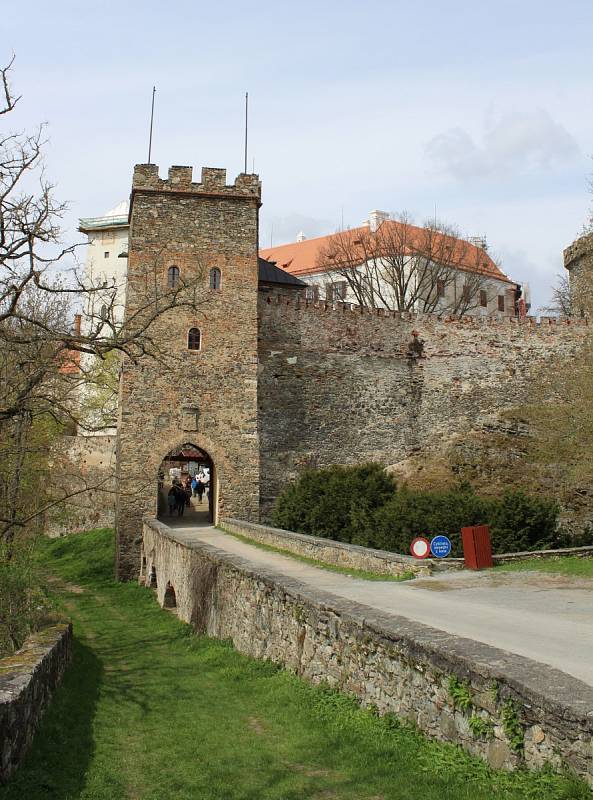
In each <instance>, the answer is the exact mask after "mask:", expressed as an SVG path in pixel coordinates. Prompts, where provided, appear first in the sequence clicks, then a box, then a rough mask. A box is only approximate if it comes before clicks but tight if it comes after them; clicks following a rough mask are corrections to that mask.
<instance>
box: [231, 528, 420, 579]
mask: <svg viewBox="0 0 593 800" xmlns="http://www.w3.org/2000/svg"><path fill="white" fill-rule="evenodd" d="M219 530H221V531H222V532H223V533H226V534H227V535H228V536H233V537H234V538H235V539H239V541H241V542H245V544H251V545H253V546H254V547H258V548H259V549H260V550H267V551H268V552H269V553H278V554H279V555H281V556H288V557H289V558H294V560H295V561H301V562H302V563H303V564H311V566H313V567H319V568H320V569H327V570H329V571H330V572H339V573H340V575H348V576H349V577H351V578H362V579H363V580H365V581H411V580H413V579H414V578H415V577H416V575H415V573H414V572H412V571H411V570H410V571H409V572H403V573H402V574H401V575H386V574H385V573H383V572H367V570H364V569H354V568H352V567H340V566H338V565H337V564H327V563H326V562H325V561H318V560H317V559H316V558H309V556H302V555H300V554H299V553H292V552H291V551H290V550H284V548H282V547H274V545H271V544H265V543H264V542H258V541H256V540H255V539H250V538H249V536H243V535H242V534H240V533H235V532H234V531H229V530H228V529H227V528H223V527H219Z"/></svg>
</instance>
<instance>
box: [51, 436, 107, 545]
mask: <svg viewBox="0 0 593 800" xmlns="http://www.w3.org/2000/svg"><path fill="white" fill-rule="evenodd" d="M115 443H116V442H115V436H109V435H106V436H62V437H61V438H60V439H59V440H58V442H57V444H56V451H55V453H54V454H53V455H52V468H51V471H50V475H49V480H50V481H51V484H52V488H53V496H54V497H60V496H63V494H64V493H67V492H71V493H72V492H80V494H75V495H73V496H72V497H70V498H69V499H68V500H66V501H65V502H64V503H61V504H59V505H58V506H55V507H54V508H52V509H51V510H50V512H49V513H48V515H47V519H46V524H45V532H46V533H47V535H48V536H61V535H62V534H65V533H73V532H77V531H87V530H91V529H92V528H113V526H114V523H115Z"/></svg>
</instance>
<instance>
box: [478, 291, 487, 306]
mask: <svg viewBox="0 0 593 800" xmlns="http://www.w3.org/2000/svg"><path fill="white" fill-rule="evenodd" d="M480 305H481V306H482V308H488V295H487V294H486V291H485V290H484V289H480Z"/></svg>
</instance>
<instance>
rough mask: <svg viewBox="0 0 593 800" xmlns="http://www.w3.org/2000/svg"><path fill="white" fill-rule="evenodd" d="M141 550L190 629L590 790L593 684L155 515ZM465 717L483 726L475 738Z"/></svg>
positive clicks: (506, 763)
mask: <svg viewBox="0 0 593 800" xmlns="http://www.w3.org/2000/svg"><path fill="white" fill-rule="evenodd" d="M143 552H144V557H145V558H146V566H145V571H146V572H147V573H150V571H151V570H152V569H153V568H154V570H155V572H156V575H157V584H158V585H157V597H158V598H159V601H160V603H161V605H164V604H165V588H166V586H167V584H170V585H171V586H173V587H174V590H175V595H176V598H177V609H178V614H179V616H180V617H181V619H183V620H184V621H186V622H189V623H190V624H192V625H193V626H194V628H195V629H196V630H197V631H198V632H200V633H204V634H207V635H209V636H213V637H215V638H219V639H231V640H232V642H233V644H234V646H235V647H236V648H237V650H239V651H240V652H243V653H246V654H247V655H250V656H253V657H255V658H264V659H270V660H272V661H274V662H276V663H279V664H282V665H284V666H285V667H286V668H287V669H289V670H291V671H292V672H294V673H296V674H297V675H300V676H301V677H303V678H304V679H306V680H308V681H310V682H312V683H321V682H325V683H329V684H330V685H331V686H333V687H335V688H336V689H339V690H340V691H343V692H346V693H348V694H351V695H353V696H355V697H356V698H358V700H359V701H360V702H361V703H362V705H365V706H369V705H373V706H375V707H377V709H378V710H379V713H381V714H384V713H388V712H392V713H395V714H397V715H398V716H399V717H401V718H404V719H406V720H409V721H411V722H413V723H414V724H416V725H417V726H418V728H419V729H420V730H421V731H423V732H424V733H426V734H427V735H429V736H431V737H434V738H436V739H439V740H442V741H450V742H455V743H457V744H460V745H461V746H463V747H464V748H465V749H466V750H468V751H469V752H471V753H473V754H475V755H478V756H481V757H482V758H484V759H485V760H487V761H488V763H489V764H491V765H492V766H493V767H506V768H513V767H516V766H519V765H521V764H526V765H527V766H528V767H530V768H538V767H540V766H542V765H543V764H544V763H546V762H549V763H551V764H552V765H553V766H554V767H556V768H560V767H562V766H563V765H564V764H568V765H569V766H570V767H572V768H573V769H574V770H575V771H576V772H577V773H578V774H580V775H581V776H583V777H585V778H586V779H587V780H588V781H589V782H590V783H592V784H593V719H592V718H591V708H593V688H592V687H590V686H588V685H587V684H584V683H582V682H581V681H579V680H577V679H576V678H572V677H570V676H568V675H566V674H564V673H561V672H559V671H558V670H555V669H552V668H551V667H546V666H545V665H542V664H539V663H536V662H533V661H531V660H529V659H527V658H524V657H522V656H517V655H513V654H510V653H508V652H503V651H500V650H497V649H496V648H493V647H490V646H489V645H485V644H481V643H479V642H474V641H471V640H469V639H465V638H460V637H457V636H454V635H452V634H449V633H446V632H444V631H439V630H435V629H433V628H430V627H428V626H425V625H421V624H418V623H415V622H411V621H409V620H407V619H404V618H403V617H397V616H392V615H387V614H383V613H380V612H378V611H375V610H373V609H372V608H369V607H367V606H361V605H359V604H357V603H354V602H350V601H346V600H343V599H341V598H338V597H336V596H334V595H330V594H328V593H326V592H322V591H317V590H314V589H313V588H311V587H310V586H305V585H304V584H302V583H300V582H299V581H296V580H294V579H292V578H289V577H287V576H285V575H282V574H280V573H276V572H272V571H270V570H263V569H256V568H254V566H253V565H252V564H250V563H248V562H246V561H245V560H244V559H241V558H240V557H238V556H231V555H229V554H228V553H223V552H222V551H220V550H217V549H216V548H214V547H212V546H210V545H206V544H203V543H198V542H194V543H192V544H191V546H190V545H187V544H185V543H184V542H183V541H182V540H181V539H179V538H177V539H176V536H175V530H174V529H169V528H167V526H165V525H163V524H162V523H159V522H157V521H156V520H149V519H146V520H145V521H144V527H143ZM451 679H455V681H456V682H457V683H458V684H462V685H463V686H465V687H466V689H467V691H468V692H469V696H470V699H471V703H470V707H469V708H467V709H465V710H462V709H461V708H459V707H458V706H457V707H456V705H455V702H454V699H453V697H452V695H451V690H450V686H451ZM509 710H510V711H509ZM505 714H506V716H507V718H508V716H509V714H511V715H512V716H513V718H514V720H516V721H517V722H518V723H519V725H520V728H521V731H522V736H523V741H524V744H523V746H521V744H520V742H519V741H518V739H517V736H516V735H515V741H514V743H513V742H511V741H510V739H509V737H508V735H507V733H506V732H505V730H506V731H507V732H508V731H509V727H508V725H506V726H505V724H504V721H503V717H504V716H505ZM472 718H478V719H480V720H482V724H481V725H480V727H479V730H481V731H482V733H481V734H479V735H474V734H473V733H472V726H471V725H470V719H472ZM473 727H474V728H475V729H476V730H478V727H477V726H473ZM519 738H520V737H519Z"/></svg>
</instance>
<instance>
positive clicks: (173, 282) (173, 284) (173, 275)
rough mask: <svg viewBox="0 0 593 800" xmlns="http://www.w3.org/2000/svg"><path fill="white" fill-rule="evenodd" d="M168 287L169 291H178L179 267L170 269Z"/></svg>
mask: <svg viewBox="0 0 593 800" xmlns="http://www.w3.org/2000/svg"><path fill="white" fill-rule="evenodd" d="M167 286H168V288H169V289H176V288H177V287H178V286H179V267H169V271H168V272H167Z"/></svg>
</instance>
